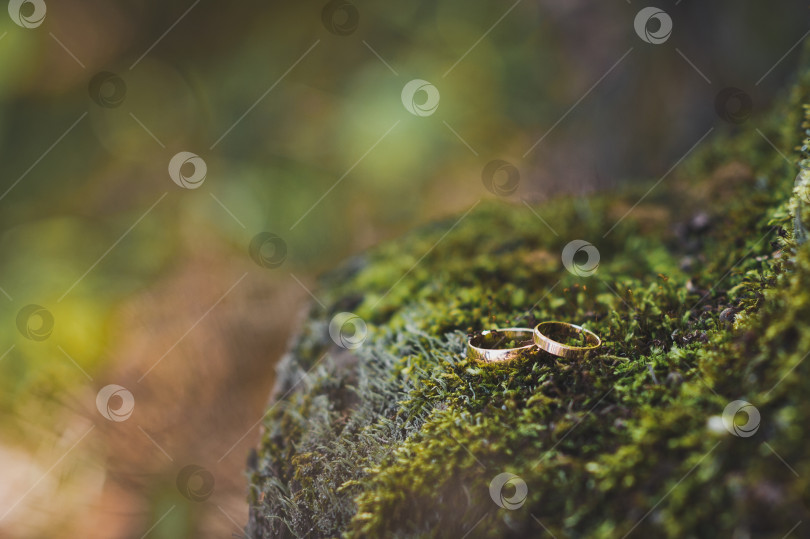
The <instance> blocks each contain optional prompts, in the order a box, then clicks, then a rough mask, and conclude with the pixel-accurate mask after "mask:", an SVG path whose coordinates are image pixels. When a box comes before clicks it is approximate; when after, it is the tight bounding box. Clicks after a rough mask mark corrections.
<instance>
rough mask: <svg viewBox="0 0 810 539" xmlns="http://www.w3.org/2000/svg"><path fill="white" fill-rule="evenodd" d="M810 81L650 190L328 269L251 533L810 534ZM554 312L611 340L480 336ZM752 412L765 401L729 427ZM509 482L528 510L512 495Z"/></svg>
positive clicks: (463, 229)
mask: <svg viewBox="0 0 810 539" xmlns="http://www.w3.org/2000/svg"><path fill="white" fill-rule="evenodd" d="M805 56H807V55H805ZM804 66H805V67H804V68H803V69H804V71H802V72H800V73H799V76H798V77H797V78H798V82H797V83H796V85H795V87H794V89H793V91H792V92H791V94H790V95H789V96H786V97H785V99H784V101H783V103H782V104H781V105H780V106H778V107H777V109H776V110H774V111H773V112H772V113H770V114H769V115H768V116H767V117H759V118H757V120H756V122H755V123H756V125H753V123H754V121H753V120H752V121H751V122H750V123H749V124H745V125H744V126H742V127H741V128H735V129H734V130H727V129H723V128H718V129H715V130H714V131H713V132H712V133H711V134H710V136H709V137H707V139H706V140H705V141H704V143H703V144H701V145H699V146H698V147H697V148H696V149H695V150H694V151H693V152H692V153H691V154H690V155H689V157H688V158H687V159H686V160H684V161H683V162H682V163H681V164H680V165H679V166H678V167H677V169H676V170H675V171H674V172H673V173H672V174H670V175H669V176H667V177H666V178H665V179H664V180H663V181H661V182H660V184H659V185H657V186H656V187H655V188H654V189H652V190H650V191H649V192H648V190H649V189H650V187H652V185H653V183H650V184H647V185H643V186H640V187H634V188H627V189H623V190H621V192H620V193H606V194H600V195H596V196H590V197H588V198H570V199H559V200H554V201H552V202H551V203H548V204H545V205H540V206H536V207H532V208H531V209H529V208H526V207H525V206H524V205H516V206H514V205H508V204H506V203H502V202H498V201H488V202H482V203H481V204H479V205H476V206H475V207H474V208H473V209H472V210H470V211H469V212H468V213H466V214H464V215H463V216H458V217H457V218H454V219H451V220H448V221H447V222H444V223H440V224H436V225H433V226H429V227H425V228H422V229H420V230H417V231H415V232H413V233H411V234H410V235H408V236H406V237H404V238H402V239H401V240H398V241H394V242H391V243H389V244H386V245H383V246H381V247H380V248H378V249H375V250H373V251H372V252H369V253H367V254H365V255H363V256H360V257H357V258H355V259H352V260H350V261H349V262H348V263H347V264H345V265H344V266H343V267H342V268H340V269H339V270H337V271H335V272H333V273H332V274H330V275H328V276H327V277H325V278H324V280H323V287H322V289H321V290H320V292H319V297H320V299H321V300H322V301H323V302H324V304H325V306H326V308H325V309H324V308H321V307H320V306H319V305H313V307H312V309H311V310H310V312H309V313H308V315H307V317H306V320H305V321H304V322H303V325H302V329H301V332H300V334H299V335H298V337H297V338H296V339H295V341H294V342H293V344H292V346H291V349H290V351H289V353H288V354H287V355H286V356H285V358H284V359H283V361H282V362H281V364H280V365H279V380H278V385H277V387H276V389H275V392H274V397H273V401H272V402H271V404H270V405H269V408H268V411H267V414H266V416H265V420H264V427H265V430H264V432H263V436H262V441H261V446H260V448H259V449H258V451H257V454H256V455H254V456H253V458H252V459H251V465H250V470H249V474H250V482H251V491H250V496H249V498H250V499H249V501H250V505H251V513H250V521H249V524H248V529H247V532H248V535H249V536H250V537H292V536H298V537H305V536H309V537H324V536H326V537H333V536H335V537H336V536H343V535H345V536H348V537H388V536H398V537H401V536H417V535H418V536H436V537H462V536H465V534H468V535H467V537H541V536H544V534H548V535H549V536H551V535H552V534H553V535H554V536H556V537H622V536H625V535H626V534H630V535H632V536H636V537H661V536H670V537H689V536H695V537H731V536H734V537H777V538H778V537H783V536H785V534H787V533H788V532H790V531H791V530H792V529H793V528H794V526H796V525H797V524H798V523H799V522H803V523H802V524H798V526H799V527H798V528H795V530H794V533H797V534H799V535H802V534H803V535H805V536H806V535H807V533H809V532H807V530H808V529H810V436H808V432H807V431H808V427H810V399H808V397H810V361H806V360H805V358H806V356H807V354H808V351H810V244H807V243H802V239H803V237H802V231H801V230H800V228H801V223H802V222H804V223H807V222H810V219H808V216H807V215H801V212H807V209H806V208H807V204H805V203H803V202H802V200H803V199H804V200H808V198H807V197H808V192H807V190H806V188H801V187H797V188H796V189H794V179H795V178H796V174H797V171H798V170H799V166H802V167H804V169H807V164H808V162H807V161H802V159H803V158H804V159H806V158H807V157H808V156H807V155H806V151H807V143H806V137H808V136H809V135H810V130H808V127H810V123H808V117H807V114H806V113H807V111H808V107H807V106H806V104H807V103H810V68H808V67H807V66H808V64H807V62H805V64H804ZM755 128H756V129H759V131H760V133H757V131H756V129H755ZM662 129H665V126H662ZM766 139H767V140H766ZM769 141H770V142H772V143H773V144H774V145H775V146H776V147H777V148H778V151H777V150H775V149H774V147H772V146H771V144H770V142H769ZM780 152H781V153H782V154H784V156H783V155H780ZM642 195H643V196H642ZM639 199H642V201H641V203H639V204H637V205H636V203H637V202H638V201H639ZM535 214H537V215H539V216H540V217H542V220H541V219H539V218H538V217H537V215H535ZM543 220H544V221H545V222H546V223H548V224H549V225H550V227H549V226H546V224H544V223H543ZM616 223H618V224H616ZM614 225H615V226H614ZM552 227H553V230H552ZM797 227H799V228H797ZM606 232H607V234H606ZM575 239H582V240H585V241H588V242H590V243H591V244H593V245H594V246H596V247H597V248H598V251H599V253H600V263H599V266H598V269H597V270H596V272H595V273H593V274H592V275H588V276H585V275H583V276H577V275H575V274H574V273H572V272H570V271H567V270H566V269H565V268H564V267H563V263H562V261H561V253H562V251H563V248H564V247H565V245H567V244H568V243H569V242H570V241H572V240H575ZM575 261H576V262H579V260H576V259H575ZM340 312H352V313H354V314H356V315H357V316H358V317H360V319H362V320H363V321H364V322H365V324H366V325H367V330H368V334H367V337H366V339H365V341H364V342H363V343H362V345H361V346H359V347H357V348H354V349H352V348H342V347H340V346H337V345H336V344H335V341H334V340H333V339H332V338H331V337H330V333H329V323H330V320H332V318H333V317H334V316H335V315H336V314H337V313H340ZM542 320H564V321H570V322H573V323H577V324H581V325H583V326H585V327H587V328H588V329H590V330H592V331H594V332H596V333H597V334H599V335H600V336H601V337H602V339H603V346H602V348H601V349H600V350H599V351H598V352H595V353H591V354H590V355H589V356H587V357H586V358H584V359H581V360H568V361H561V360H558V359H556V358H554V357H552V356H549V355H547V354H545V353H542V352H541V353H534V354H527V355H526V357H523V358H521V359H518V360H516V361H513V362H510V363H508V364H485V365H482V364H478V363H475V362H472V361H470V360H468V359H466V357H465V343H466V336H467V335H468V334H469V333H472V332H474V331H480V330H484V329H490V328H494V327H513V326H525V327H532V326H533V325H534V324H535V323H537V322H539V321H542ZM350 333H351V332H349V335H348V337H351V335H350ZM733 401H745V402H747V403H750V405H752V406H751V407H745V408H743V410H742V411H741V412H739V413H738V414H737V415H736V418H737V423H735V424H731V423H724V422H723V414H724V410H726V409H727V406H729V404H730V403H732V402H733ZM745 412H750V414H749V415H748V416H746V413H745ZM756 412H758V414H759V419H757V417H756V415H757V414H756ZM747 417H750V418H751V421H750V422H749V424H748V428H749V430H748V431H745V430H741V428H745V425H742V423H745V422H746V421H745V420H746V418H747ZM755 423H756V425H757V428H756V429H753V428H751V427H753V426H754V424H755ZM735 425H737V429H736V430H737V432H738V434H740V435H735V434H732V433H731V432H730V431H733V430H735V428H734V427H735ZM752 430H753V431H754V432H753V434H752V432H751V431H752ZM504 472H507V473H511V474H514V475H515V476H517V477H518V478H519V480H516V481H513V482H512V483H511V485H512V486H509V485H507V486H506V487H505V488H504V489H503V491H502V494H503V495H504V496H505V497H506V498H507V501H508V499H509V498H510V497H511V496H512V495H513V493H514V490H515V488H514V485H515V484H516V483H519V482H520V480H522V481H523V482H525V484H526V487H527V493H526V497H525V501H524V502H523V504H522V505H520V507H517V508H514V509H508V508H502V507H499V505H498V504H496V503H495V501H494V500H493V498H492V497H491V495H490V484H491V482H492V481H493V479H494V478H495V477H496V476H498V475H499V474H501V473H504ZM517 497H518V498H520V497H521V496H520V493H519V492H518V496H517ZM518 502H519V500H518V501H516V505H517V504H518ZM802 528H804V533H802V532H801V529H802Z"/></svg>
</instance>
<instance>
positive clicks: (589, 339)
mask: <svg viewBox="0 0 810 539" xmlns="http://www.w3.org/2000/svg"><path fill="white" fill-rule="evenodd" d="M601 345H602V339H600V338H599V337H598V336H597V335H596V333H594V332H593V331H589V330H587V329H585V328H583V327H581V326H575V325H574V324H569V323H567V322H541V323H539V324H537V326H535V328H534V329H529V328H505V329H493V330H488V331H483V332H481V333H479V334H476V335H473V336H471V337H470V338H469V339H468V340H467V357H468V358H470V359H475V360H478V361H483V362H486V363H500V362H504V361H510V360H512V359H516V358H518V357H520V356H521V355H522V354H524V353H526V352H529V351H531V350H533V349H536V348H540V349H541V350H545V351H546V352H548V353H549V354H552V355H555V356H558V357H562V358H566V359H577V358H581V357H583V356H585V354H586V353H587V352H590V351H591V350H596V349H597V348H599V347H600V346H601Z"/></svg>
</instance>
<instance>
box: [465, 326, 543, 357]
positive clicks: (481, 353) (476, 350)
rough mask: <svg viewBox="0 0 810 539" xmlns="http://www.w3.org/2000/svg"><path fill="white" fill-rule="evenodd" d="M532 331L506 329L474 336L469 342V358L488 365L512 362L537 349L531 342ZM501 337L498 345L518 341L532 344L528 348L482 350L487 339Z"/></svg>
mask: <svg viewBox="0 0 810 539" xmlns="http://www.w3.org/2000/svg"><path fill="white" fill-rule="evenodd" d="M531 336H532V330H531V329H529V328H504V329H493V330H487V331H482V332H481V333H479V334H478V335H473V336H472V337H470V338H469V339H468V340H467V357H468V358H469V359H475V360H478V361H484V362H486V363H500V362H503V361H510V360H512V359H516V358H518V357H520V356H521V354H523V353H525V352H527V351H530V350H533V349H535V346H534V342H531ZM493 337H499V339H498V341H497V342H496V344H499V343H501V342H504V341H507V340H511V339H516V340H518V341H521V342H530V344H528V345H526V346H520V347H518V348H482V347H481V345H482V344H484V341H485V340H486V339H487V338H490V339H492V338H493Z"/></svg>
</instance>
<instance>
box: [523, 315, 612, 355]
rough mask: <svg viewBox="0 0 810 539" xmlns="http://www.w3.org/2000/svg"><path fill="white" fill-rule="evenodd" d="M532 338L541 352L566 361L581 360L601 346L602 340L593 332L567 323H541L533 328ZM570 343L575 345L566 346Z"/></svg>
mask: <svg viewBox="0 0 810 539" xmlns="http://www.w3.org/2000/svg"><path fill="white" fill-rule="evenodd" d="M533 337H534V344H536V345H537V346H538V347H539V348H541V349H542V350H545V351H546V352H548V353H549V354H552V355H555V356H559V357H564V358H568V359H572V358H581V357H583V356H585V354H586V353H587V352H589V351H591V350H596V349H597V348H599V347H600V346H601V345H602V339H600V338H599V337H598V336H597V335H596V333H594V332H593V331H589V330H587V329H585V328H583V327H580V326H575V325H574V324H569V323H567V322H541V323H539V324H537V326H536V327H535V328H534V336H533ZM561 340H562V341H563V342H560V341H561ZM572 341H577V345H573V344H568V343H570V342H572Z"/></svg>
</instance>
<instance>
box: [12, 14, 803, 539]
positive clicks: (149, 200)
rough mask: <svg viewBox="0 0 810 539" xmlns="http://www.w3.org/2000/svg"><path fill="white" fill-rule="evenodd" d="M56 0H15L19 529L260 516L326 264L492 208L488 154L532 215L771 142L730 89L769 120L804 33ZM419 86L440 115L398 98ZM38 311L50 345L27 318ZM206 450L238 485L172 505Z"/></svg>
mask: <svg viewBox="0 0 810 539" xmlns="http://www.w3.org/2000/svg"><path fill="white" fill-rule="evenodd" d="M10 4H14V2H11V3H10ZM45 4H46V5H47V15H46V17H45V19H44V21H42V23H41V24H40V25H39V26H36V27H34V28H24V27H21V26H20V25H18V24H15V22H14V20H12V14H11V13H9V14H8V15H6V13H5V12H0V36H2V37H0V156H2V158H1V159H0V287H1V288H2V291H0V305H2V310H0V324H1V325H2V327H3V328H5V330H4V331H0V354H2V359H0V384H1V385H0V411H2V413H0V428H1V429H2V430H1V431H0V432H1V433H2V434H0V455H2V457H3V458H2V459H0V467H2V468H3V470H2V474H3V476H4V477H8V478H9V479H8V481H7V484H6V485H5V486H3V487H2V489H0V515H2V517H0V535H4V536H21V537H50V536H53V535H52V534H53V530H55V529H59V530H61V532H62V535H61V536H76V537H131V536H141V535H142V534H143V533H145V532H147V531H149V536H150V537H202V536H211V537H215V536H216V537H222V536H228V535H229V534H231V533H236V534H238V533H240V532H239V528H240V527H241V526H242V525H243V524H244V522H245V519H246V512H247V508H246V504H245V503H244V493H245V482H244V478H243V477H242V470H243V468H244V461H245V456H246V455H247V453H248V450H249V448H250V447H252V445H253V444H254V443H255V441H256V439H257V435H258V434H257V429H256V428H255V425H256V421H257V420H258V419H259V418H260V417H261V413H262V410H263V407H264V403H265V401H266V398H267V395H268V393H269V390H270V387H271V386H272V381H273V368H274V363H275V361H276V360H277V358H278V357H279V355H280V354H281V353H282V352H283V349H284V345H285V342H286V340H287V337H288V335H289V333H290V331H292V330H293V329H294V325H295V319H296V317H297V314H298V313H299V312H300V310H301V308H303V306H304V305H305V303H306V301H309V300H310V291H311V292H312V293H313V294H314V295H315V296H316V297H317V290H315V289H314V288H313V286H314V285H313V283H314V276H315V275H317V274H318V273H320V272H322V271H324V270H326V269H329V268H331V267H333V266H334V265H335V264H336V263H337V262H338V261H339V260H341V259H344V258H346V257H347V256H349V255H351V254H354V253H358V252H360V251H362V250H364V249H366V248H368V247H370V246H372V245H374V244H376V243H379V242H380V241H383V240H386V239H390V238H395V237H396V236H397V235H399V234H402V233H404V232H405V231H406V230H408V229H410V228H413V227H414V226H417V225H419V224H421V223H424V222H427V221H429V220H432V219H436V218H439V217H443V216H451V215H455V214H458V213H461V212H463V211H466V210H467V209H468V208H470V207H471V206H472V205H473V204H474V203H476V202H477V201H479V200H481V199H484V198H498V197H497V196H496V195H494V194H493V193H491V192H489V191H488V190H487V189H486V188H485V186H484V184H483V182H482V178H481V174H482V169H483V168H484V166H485V165H486V164H487V163H489V162H490V161H492V160H494V159H502V160H505V161H507V162H509V163H511V164H512V165H514V166H515V167H516V168H517V170H518V171H519V175H520V181H519V185H518V188H517V190H516V191H515V192H514V193H511V194H510V195H509V196H507V197H500V198H503V203H505V204H509V203H512V204H516V210H515V211H529V210H527V209H526V208H525V207H524V206H523V205H522V204H521V203H520V202H521V200H522V199H525V200H530V201H538V200H545V199H547V198H550V197H553V196H555V195H557V194H559V193H564V192H567V193H577V194H583V195H584V194H587V193H588V192H591V191H594V190H606V189H621V186H622V185H623V184H624V182H632V181H646V180H655V179H657V178H658V177H660V176H661V175H662V174H664V173H665V172H666V171H667V170H668V169H669V168H670V167H671V166H672V165H673V164H674V163H675V162H676V161H677V160H678V159H679V158H680V157H681V156H682V155H683V154H684V152H686V151H687V150H688V149H689V148H690V147H691V146H692V145H693V144H694V143H695V142H696V141H697V139H698V138H699V137H700V136H701V135H702V134H703V133H705V132H706V131H707V129H709V128H710V127H712V126H715V127H717V129H718V132H720V131H722V130H732V129H733V130H750V131H751V132H752V135H753V136H755V134H754V129H753V127H752V126H751V125H747V124H741V125H729V124H728V123H727V122H724V121H723V120H722V119H721V118H719V117H718V114H717V111H716V106H715V102H716V96H717V94H718V92H720V91H721V90H722V89H723V88H725V87H729V86H734V87H737V88H740V89H742V90H743V91H744V92H745V93H746V94H747V95H749V96H750V97H751V100H752V103H753V112H754V114H756V113H757V112H758V111H762V110H764V109H766V108H767V107H768V106H769V104H770V103H771V102H772V101H773V99H774V98H775V97H777V96H778V95H779V92H780V91H781V89H782V88H784V87H785V83H786V81H788V80H789V79H790V77H791V73H792V68H793V66H794V62H795V55H796V53H797V48H793V47H794V45H795V44H796V43H797V42H798V40H799V39H800V38H802V36H803V35H805V34H804V33H805V32H806V31H807V30H808V28H807V22H806V21H807V14H808V11H807V10H808V8H807V5H806V4H805V3H803V2H799V1H786V2H781V3H780V4H779V6H778V7H774V6H773V4H771V3H767V2H764V1H763V2H748V3H745V4H742V3H739V2H731V1H723V2H713V3H712V4H711V5H705V4H704V3H697V2H677V3H676V2H661V3H660V5H659V4H656V5H659V7H660V8H662V9H663V10H665V11H666V12H667V13H668V14H669V15H670V16H671V18H672V20H673V28H674V29H673V33H672V36H671V38H670V39H669V40H668V41H667V42H666V43H664V44H661V45H652V44H649V43H645V42H643V41H642V40H641V39H639V37H638V36H637V35H636V33H635V31H634V29H633V19H634V17H635V16H636V13H637V12H638V10H639V9H641V7H643V5H641V4H639V3H638V2H634V3H632V4H630V3H626V2H618V1H617V2H610V3H605V2H600V3H596V2H585V1H572V2H565V3H564V4H562V3H558V2H551V1H542V2H528V1H524V2H520V1H518V2H512V1H507V2H489V3H478V4H475V5H472V4H470V3H469V2H462V1H460V0H453V1H440V2H409V3H402V2H399V3H389V4H379V3H378V4H372V3H370V2H361V1H356V2H352V3H348V2H329V3H327V2H311V1H305V2H299V3H288V2H286V3H282V2H268V1H261V2H260V1H252V0H247V1H243V2H238V3H234V4H225V3H222V2H213V1H211V0H201V1H198V2H194V1H182V2H181V1H167V2H134V1H121V2H115V3H110V2H104V1H101V0H79V1H76V2H69V3H68V2H55V1H48V0H45ZM34 7H35V6H34V4H32V3H30V2H28V3H23V4H22V6H21V10H22V11H21V13H22V14H23V16H25V17H29V16H31V15H32V14H33V13H34ZM12 11H13V10H12ZM355 16H356V17H357V19H356V21H355V19H354V17H355ZM104 72H108V73H111V74H112V75H114V77H113V78H110V76H109V75H108V76H106V78H105V76H102V77H101V79H95V80H97V81H98V80H107V84H106V85H104V84H101V85H95V86H94V85H93V84H92V82H91V81H93V80H94V77H97V76H98V75H99V73H104ZM413 79H424V80H426V81H429V82H430V83H431V84H433V85H434V86H435V87H436V88H437V90H438V92H439V94H440V103H439V106H438V108H437V110H436V112H435V113H434V114H432V115H429V116H425V117H419V116H416V115H413V114H410V113H409V112H408V111H407V110H406V109H405V107H404V106H403V103H402V99H401V91H402V88H403V87H404V86H405V84H406V83H407V82H408V81H411V80H413ZM111 80H115V81H120V82H118V83H117V84H119V86H117V87H116V86H115V85H114V84H113V83H112V82H110V81H111ZM105 99H106V101H105ZM538 141H540V142H539V143H538ZM536 143H537V144H536ZM535 144H536V145H535ZM183 151H188V152H193V153H194V154H197V155H199V156H200V157H201V158H202V159H203V160H204V161H205V163H206V165H207V175H206V177H205V181H204V182H203V184H202V185H201V186H200V187H199V188H197V189H193V190H191V189H182V188H181V187H180V186H178V185H176V184H175V183H174V182H173V181H172V178H171V177H170V175H169V171H168V166H169V162H170V160H171V158H172V157H173V156H174V155H176V154H177V153H178V152H183ZM184 170H186V173H187V174H188V173H190V172H188V170H187V169H184ZM262 232H269V233H272V234H276V235H278V236H279V237H281V238H282V240H283V242H284V243H285V244H286V247H287V256H286V259H284V261H283V264H281V265H280V266H278V267H274V268H266V267H261V266H260V265H258V264H256V263H254V261H253V260H252V259H251V256H250V253H249V249H248V246H249V244H250V242H251V240H252V239H253V238H254V237H255V236H256V235H257V234H259V233H262ZM240 276H241V277H240ZM307 289H309V290H307ZM31 304H35V305H40V306H42V307H44V308H45V309H46V310H47V311H48V312H49V313H50V314H51V315H52V317H53V328H52V332H51V333H50V334H49V335H48V337H47V338H46V339H43V340H31V339H30V338H26V336H24V335H23V332H21V331H20V330H19V328H18V318H19V313H20V311H21V310H22V309H23V308H24V307H25V306H27V305H31ZM38 323H39V319H37V318H36V317H35V318H34V319H32V320H26V321H24V324H23V325H24V326H25V324H29V327H32V328H33V329H36V328H37V327H38V326H37V324H38ZM30 324H33V326H30ZM46 329H47V328H46ZM111 383H115V384H120V385H122V386H124V387H126V388H127V389H128V390H130V391H131V392H132V393H133V395H134V398H135V402H136V408H135V412H134V414H133V416H132V417H131V418H130V419H129V420H127V421H126V422H120V423H116V422H109V421H106V420H105V419H104V418H102V417H101V416H100V415H99V413H98V412H97V410H96V407H95V398H96V394H97V392H98V391H99V389H100V388H101V387H103V386H105V385H106V384H111ZM240 436H241V438H240ZM74 444H76V445H74ZM226 451H227V453H226ZM220 457H222V458H220ZM189 463H196V464H199V465H200V466H202V467H204V468H205V469H206V470H208V471H210V473H211V474H212V476H213V477H215V478H216V483H215V486H214V489H213V493H211V495H210V497H209V498H206V500H205V501H202V502H194V501H190V500H188V499H187V498H186V497H183V496H182V495H181V494H182V493H178V488H177V486H176V478H177V474H178V471H179V470H180V469H181V468H182V467H183V466H185V465H186V464H189ZM32 485H33V486H32ZM4 513H5V514H4ZM156 522H158V523H159V525H158V526H155V527H154V528H152V526H153V525H154V524H155V523H156ZM150 528H151V529H150Z"/></svg>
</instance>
